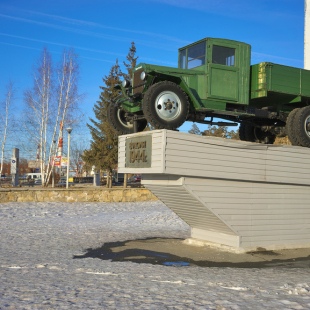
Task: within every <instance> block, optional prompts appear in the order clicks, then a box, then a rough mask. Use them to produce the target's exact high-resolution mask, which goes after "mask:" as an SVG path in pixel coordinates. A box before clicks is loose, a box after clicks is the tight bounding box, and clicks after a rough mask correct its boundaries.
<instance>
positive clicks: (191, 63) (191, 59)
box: [179, 42, 206, 69]
mask: <svg viewBox="0 0 310 310" xmlns="http://www.w3.org/2000/svg"><path fill="white" fill-rule="evenodd" d="M205 59H206V42H201V43H198V44H196V45H194V46H191V47H189V48H187V49H184V50H182V51H181V52H180V59H179V67H180V68H182V69H192V68H196V67H199V66H202V65H204V64H205Z"/></svg>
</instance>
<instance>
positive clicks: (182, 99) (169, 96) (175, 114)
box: [142, 81, 189, 130]
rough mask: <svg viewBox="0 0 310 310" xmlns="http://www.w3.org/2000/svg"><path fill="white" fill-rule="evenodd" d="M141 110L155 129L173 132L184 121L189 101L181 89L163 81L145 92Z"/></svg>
mask: <svg viewBox="0 0 310 310" xmlns="http://www.w3.org/2000/svg"><path fill="white" fill-rule="evenodd" d="M142 109H143V113H144V116H145V117H146V119H147V121H148V122H149V123H150V124H151V125H152V126H153V127H154V128H155V129H170V130H174V129H176V128H178V127H180V126H181V125H182V124H183V123H184V122H185V121H186V119H187V115H188V111H189V101H188V97H187V95H186V94H185V93H184V92H183V90H182V89H181V87H179V86H178V85H177V84H175V83H172V82H169V81H163V82H159V83H157V84H154V85H152V86H151V87H150V88H149V89H148V90H147V91H146V93H145V95H144V99H143V106H142Z"/></svg>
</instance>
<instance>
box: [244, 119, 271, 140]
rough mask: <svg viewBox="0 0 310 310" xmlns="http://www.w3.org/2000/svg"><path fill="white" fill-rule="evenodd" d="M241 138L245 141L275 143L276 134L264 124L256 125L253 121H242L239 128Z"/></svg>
mask: <svg viewBox="0 0 310 310" xmlns="http://www.w3.org/2000/svg"><path fill="white" fill-rule="evenodd" d="M239 138H240V140H243V141H249V142H257V143H263V144H273V143H274V141H275V139H276V135H275V134H273V133H272V132H271V131H270V130H268V129H266V128H265V127H264V126H254V125H253V124H251V123H241V124H240V128H239Z"/></svg>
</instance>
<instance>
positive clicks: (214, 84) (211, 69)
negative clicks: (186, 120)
mask: <svg viewBox="0 0 310 310" xmlns="http://www.w3.org/2000/svg"><path fill="white" fill-rule="evenodd" d="M250 52H251V47H250V45H248V44H246V43H242V42H238V41H232V40H227V39H215V38H206V39H203V40H201V41H198V42H196V43H193V44H190V45H188V46H185V47H183V48H180V49H179V61H178V64H179V68H180V69H187V70H195V71H196V70H197V71H201V74H196V75H195V76H193V75H188V76H186V77H184V79H185V81H186V83H187V84H188V85H189V87H190V88H192V89H195V90H196V93H197V96H196V99H197V101H199V103H200V105H201V107H204V108H215V109H220V110H221V109H222V108H223V107H224V103H226V102H231V103H238V104H248V102H249V85H250V80H249V77H250ZM218 104H219V105H220V108H219V106H218Z"/></svg>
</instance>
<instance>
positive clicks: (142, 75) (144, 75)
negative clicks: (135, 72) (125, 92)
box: [140, 71, 146, 81]
mask: <svg viewBox="0 0 310 310" xmlns="http://www.w3.org/2000/svg"><path fill="white" fill-rule="evenodd" d="M140 79H141V80H142V81H144V80H145V79H146V73H145V72H144V71H142V72H141V74H140Z"/></svg>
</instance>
